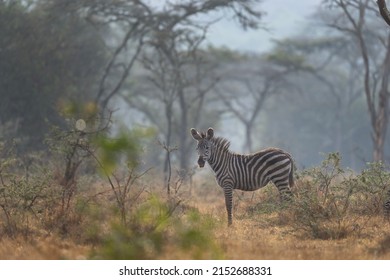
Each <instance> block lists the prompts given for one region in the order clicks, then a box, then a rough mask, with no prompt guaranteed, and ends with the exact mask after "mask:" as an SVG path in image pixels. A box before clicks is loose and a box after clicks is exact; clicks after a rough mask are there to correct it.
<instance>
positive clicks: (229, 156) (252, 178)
mask: <svg viewBox="0 0 390 280" xmlns="http://www.w3.org/2000/svg"><path fill="white" fill-rule="evenodd" d="M191 134H192V136H193V138H194V139H195V140H197V141H198V146H197V150H198V154H199V159H198V164H199V166H200V167H203V166H204V163H205V162H206V161H207V162H208V163H209V165H210V167H211V168H212V169H213V171H214V172H215V176H216V180H217V183H218V184H219V186H221V187H222V189H223V191H224V194H225V203H226V210H227V214H228V224H229V225H231V224H232V204H233V190H234V189H238V190H243V191H255V190H257V189H259V188H262V187H264V186H266V185H267V184H268V183H269V182H273V183H274V184H275V186H276V187H277V188H278V190H279V192H280V194H281V197H282V199H284V200H289V199H290V198H291V195H292V193H291V188H292V187H293V185H294V179H293V161H292V158H291V156H290V155H289V154H288V153H286V152H285V151H283V150H280V149H276V148H268V149H265V150H262V151H259V152H257V153H254V154H250V155H240V154H236V153H233V152H231V151H229V145H230V143H229V141H227V140H226V139H224V138H221V137H214V130H213V129H212V128H209V129H208V131H207V132H206V133H199V132H198V131H196V130H195V129H191Z"/></svg>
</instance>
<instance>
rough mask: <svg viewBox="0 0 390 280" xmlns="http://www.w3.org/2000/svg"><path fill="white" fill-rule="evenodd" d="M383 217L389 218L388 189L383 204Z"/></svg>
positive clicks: (389, 200)
mask: <svg viewBox="0 0 390 280" xmlns="http://www.w3.org/2000/svg"><path fill="white" fill-rule="evenodd" d="M383 210H384V214H385V217H386V218H387V219H388V220H390V189H389V190H388V191H387V197H386V201H385V203H384V204H383Z"/></svg>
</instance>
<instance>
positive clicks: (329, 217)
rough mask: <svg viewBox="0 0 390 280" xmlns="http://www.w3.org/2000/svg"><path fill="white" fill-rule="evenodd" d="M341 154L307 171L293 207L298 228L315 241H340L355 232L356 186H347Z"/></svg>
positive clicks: (331, 156)
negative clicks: (353, 197) (354, 207)
mask: <svg viewBox="0 0 390 280" xmlns="http://www.w3.org/2000/svg"><path fill="white" fill-rule="evenodd" d="M340 162H341V157H340V155H339V154H338V153H332V154H328V155H327V157H326V159H325V160H324V161H323V162H322V164H321V166H320V167H315V168H313V169H310V170H306V171H304V172H303V174H302V175H301V177H302V178H303V179H302V180H301V181H300V182H299V184H297V190H296V199H295V201H294V204H293V208H292V210H293V217H294V222H295V224H294V227H295V228H296V229H298V230H302V231H304V232H307V233H309V234H310V235H311V236H312V237H314V238H320V239H339V238H344V237H346V236H347V235H348V234H350V233H352V232H353V230H354V229H355V223H354V220H353V219H352V220H351V219H350V217H349V212H350V206H351V200H352V194H353V193H354V189H355V186H354V185H353V184H345V181H348V180H346V172H345V170H344V169H343V168H341V166H340Z"/></svg>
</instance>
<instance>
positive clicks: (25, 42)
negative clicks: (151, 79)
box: [0, 0, 104, 150]
mask: <svg viewBox="0 0 390 280" xmlns="http://www.w3.org/2000/svg"><path fill="white" fill-rule="evenodd" d="M28 2H29V1H2V2H0V88H1V102H0V125H2V126H3V127H4V125H7V126H8V127H9V128H12V130H11V129H9V130H8V131H6V132H4V135H2V137H4V138H7V139H10V138H17V139H19V140H20V143H19V144H20V145H19V148H20V149H28V150H31V149H36V148H43V139H44V137H45V134H46V133H47V132H48V128H49V126H50V124H57V125H59V124H61V122H62V116H61V115H60V114H59V112H58V111H59V107H61V106H60V104H62V103H63V102H62V101H63V100H77V101H78V102H82V101H85V100H88V98H90V97H91V92H92V90H91V86H90V85H91V84H94V83H95V81H96V80H95V78H96V77H97V73H98V71H99V70H98V69H100V67H101V65H102V61H103V60H104V57H103V55H104V50H103V49H102V44H101V43H100V40H99V38H98V37H97V36H94V33H93V32H91V31H92V30H91V28H90V26H89V25H88V24H86V22H84V21H82V20H80V18H79V17H78V16H77V15H72V14H67V13H62V11H59V10H56V9H55V7H54V6H51V5H47V3H46V1H43V0H42V1H34V3H33V4H32V5H30V6H28V5H27V3H28Z"/></svg>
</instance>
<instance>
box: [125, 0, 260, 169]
mask: <svg viewBox="0 0 390 280" xmlns="http://www.w3.org/2000/svg"><path fill="white" fill-rule="evenodd" d="M253 3H255V1H226V0H225V1H181V2H178V3H170V2H168V3H167V4H166V5H165V6H164V8H162V9H161V10H160V11H158V10H154V12H153V13H154V14H155V15H156V17H157V18H158V19H159V21H158V23H155V24H154V25H151V26H150V33H149V34H148V36H147V37H146V38H145V48H144V49H143V51H142V55H141V56H140V58H139V61H140V63H141V65H142V67H143V69H145V70H146V72H145V73H144V74H143V80H142V81H147V82H148V83H149V84H150V85H152V87H153V88H154V89H153V90H152V92H150V95H149V96H150V97H151V98H152V99H154V100H156V101H159V102H161V104H162V105H163V106H162V108H164V115H163V117H164V119H165V127H161V128H160V131H161V133H162V134H163V135H164V138H165V140H164V144H165V146H167V147H170V146H171V145H172V143H173V138H174V136H176V140H177V143H178V145H179V163H180V169H181V170H187V168H188V162H189V156H188V155H189V147H190V145H191V141H190V137H189V136H188V127H190V126H196V125H197V123H198V122H199V121H200V117H201V116H200V112H202V108H203V105H204V100H205V96H206V95H207V94H208V93H210V92H211V90H212V88H213V87H214V86H215V84H216V82H217V81H218V77H217V76H216V75H215V74H213V68H214V66H213V63H214V61H213V59H212V58H211V57H210V56H209V54H208V53H207V52H205V51H203V50H202V48H201V47H200V46H201V44H202V43H203V42H204V40H205V38H206V35H207V30H208V27H209V25H211V24H212V23H213V22H214V21H215V19H210V20H207V21H203V22H198V21H196V17H199V16H201V15H205V14H209V13H211V12H214V13H216V12H218V11H220V10H223V9H226V10H228V11H230V12H231V13H233V14H234V15H235V16H236V17H237V18H238V20H239V22H240V23H241V24H242V26H243V27H244V28H255V27H256V26H257V21H258V20H259V19H260V17H261V13H260V12H256V11H255V10H254V9H253V8H252V7H251V6H252V5H253ZM151 11H153V9H152V8H151ZM210 61H211V63H210ZM142 84H143V85H144V82H142ZM149 88H150V87H149ZM141 91H144V90H142V89H141ZM139 96H140V93H139V92H138V93H137V92H134V91H133V92H132V91H130V94H129V95H128V96H126V97H125V98H126V100H127V102H128V103H129V104H130V105H131V106H132V107H135V108H137V109H139V110H141V111H143V112H144V113H145V115H146V116H148V118H149V119H150V120H151V121H152V122H153V123H161V120H160V119H156V112H150V106H145V105H142V106H140V103H138V104H137V100H140V99H139ZM137 97H138V99H137ZM141 99H142V97H141ZM150 102H151V101H150V100H149V103H150ZM160 108H161V106H160ZM192 116H193V117H192ZM174 133H175V134H176V135H173V134H174ZM168 157H169V155H168V154H167V155H166V160H165V168H164V170H166V169H167V166H168V162H167V161H168Z"/></svg>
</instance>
